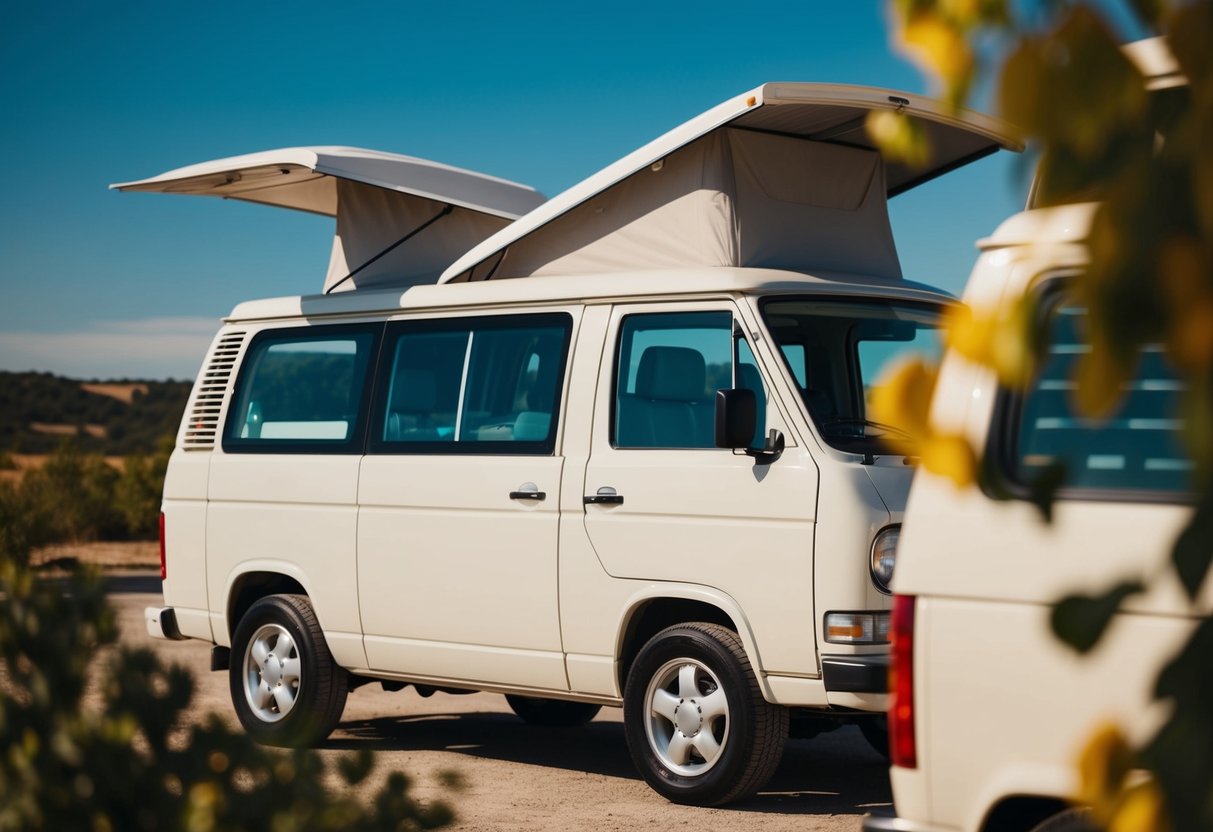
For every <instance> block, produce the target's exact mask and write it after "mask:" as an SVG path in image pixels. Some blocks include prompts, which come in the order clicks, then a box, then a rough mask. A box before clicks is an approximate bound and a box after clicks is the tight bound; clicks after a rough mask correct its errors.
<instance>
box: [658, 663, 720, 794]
mask: <svg viewBox="0 0 1213 832" xmlns="http://www.w3.org/2000/svg"><path fill="white" fill-rule="evenodd" d="M644 702H645V720H644V727H645V733H646V735H647V736H648V740H649V747H650V748H651V749H652V750H653V753H654V754H656V755H657V759H658V760H660V761H661V764H662V765H663V766H665V767H666V768H667V769H669V770H670V771H672V772H674V773H675V774H678V775H681V776H683V777H698V776H700V775H703V774H706V773H707V772H708V771H709V770H711V768H712V767H713V766H715V765H716V763H717V762H719V760H720V758H721V756H722V755H723V753H724V749H725V746H726V744H727V743H728V737H729V700H728V697H727V696H725V692H724V687H723V686H722V685H721V684H720V679H719V678H718V677H717V676H716V674H715V672H713V671H712V669H711V668H710V667H708V666H707V665H705V664H704V663H703V662H701V661H698V660H697V659H691V658H678V659H672V660H670V661H668V662H666V663H665V664H663V665H662V666H661V667H660V668H659V669H658V670H657V672H656V673H654V674H653V677H652V679H650V680H649V685H648V688H647V689H646V690H645V695H644Z"/></svg>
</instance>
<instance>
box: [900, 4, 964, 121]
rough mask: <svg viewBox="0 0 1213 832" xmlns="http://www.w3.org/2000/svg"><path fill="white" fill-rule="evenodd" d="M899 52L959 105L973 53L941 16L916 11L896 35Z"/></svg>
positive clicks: (961, 34) (959, 33)
mask: <svg viewBox="0 0 1213 832" xmlns="http://www.w3.org/2000/svg"><path fill="white" fill-rule="evenodd" d="M896 45H897V48H898V50H899V51H900V52H901V53H902V54H904V55H905V56H906V57H907V58H909V59H910V60H911V61H912V62H913V63H915V64H917V65H918V66H919V67H920V68H921V69H922V70H923V71H924V72H927V73H928V74H929V75H931V76H933V77H934V78H935V79H936V80H937V81H938V82H940V83H941V84H942V85H943V87H944V89H945V90H946V92H947V97H948V99H949V100H950V101H952V102H953V103H959V101H960V99H961V98H963V93H964V90H966V89H967V88H968V84H969V80H970V77H971V76H972V73H973V52H972V50H971V49H970V48H969V44H968V41H966V40H965V37H964V34H963V32H962V31H961V30H960V29H959V28H958V27H957V26H956V25H955V24H953V23H951V22H949V21H946V20H945V19H944V18H943V17H942V16H941V15H938V14H935V13H932V12H930V11H925V10H922V11H916V12H914V13H913V14H911V15H910V16H909V18H908V19H907V20H906V21H905V24H904V25H903V26H901V27H900V29H899V31H898V32H897V33H896Z"/></svg>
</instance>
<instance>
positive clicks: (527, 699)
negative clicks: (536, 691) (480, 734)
mask: <svg viewBox="0 0 1213 832" xmlns="http://www.w3.org/2000/svg"><path fill="white" fill-rule="evenodd" d="M505 701H506V702H508V703H509V704H510V708H511V709H512V710H513V711H514V713H516V714H518V716H520V717H522V721H523V722H525V723H527V724H528V725H543V726H546V727H549V728H568V727H571V726H574V725H584V724H585V723H587V722H589V721H590V720H591V719H593V718H594V717H595V716H596V715H597V714H598V712H599V711H600V710H602V706H600V705H590V704H587V703H585V702H569V701H567V700H564V699H539V698H537V697H534V696H514V695H513V694H509V693H507V694H506V695H505Z"/></svg>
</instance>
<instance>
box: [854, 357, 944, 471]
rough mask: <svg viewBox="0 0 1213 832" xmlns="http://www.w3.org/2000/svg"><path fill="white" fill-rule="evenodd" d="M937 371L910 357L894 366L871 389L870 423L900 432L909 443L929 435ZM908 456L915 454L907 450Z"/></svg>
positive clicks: (916, 358)
mask: <svg viewBox="0 0 1213 832" xmlns="http://www.w3.org/2000/svg"><path fill="white" fill-rule="evenodd" d="M936 375H937V370H936V368H934V367H931V366H928V365H927V364H926V363H925V362H924V361H923V360H922V359H921V358H918V357H911V358H906V359H903V360H902V361H899V362H898V363H896V364H894V365H893V367H892V368H890V369H889V370H888V371H886V372H885V373H884V374H883V375H882V376H881V378H880V380H879V381H878V382H877V384H876V387H875V388H874V389H873V390H872V394H871V400H870V402H869V404H868V410H869V414H870V416H871V418H872V420H873V421H876V422H882V423H884V424H886V425H892V426H894V427H896V428H900V429H901V430H904V431H905V432H906V433H908V434H909V435H910V437H911V438H910V443H911V444H914V443H918V442H921V441H922V440H923V439H925V438H926V437H927V436H928V435H929V434H930V432H931V431H930V427H929V425H928V423H927V415H928V413H929V412H930V408H931V395H932V394H933V393H934V391H935V378H936ZM907 452H908V453H916V451H914V450H907Z"/></svg>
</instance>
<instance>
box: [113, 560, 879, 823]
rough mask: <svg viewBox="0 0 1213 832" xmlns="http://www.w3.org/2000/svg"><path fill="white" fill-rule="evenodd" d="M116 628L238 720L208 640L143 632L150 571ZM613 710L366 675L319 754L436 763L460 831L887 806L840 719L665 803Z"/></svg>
mask: <svg viewBox="0 0 1213 832" xmlns="http://www.w3.org/2000/svg"><path fill="white" fill-rule="evenodd" d="M110 590H111V599H112V601H113V602H114V604H115V606H116V607H117V609H118V612H119V617H120V622H121V626H122V637H123V639H124V640H127V641H130V642H132V643H140V644H145V645H147V644H150V645H152V646H153V647H154V648H155V649H156V651H157V652H158V653H159V654H160V655H161V656H162V657H163V658H165V659H167V660H170V661H175V662H178V663H180V664H183V665H186V666H187V667H189V668H190V669H191V670H192V671H193V672H194V675H195V677H196V679H197V681H198V694H197V699H196V701H195V703H194V706H193V708H194V710H195V712H198V713H202V712H205V711H212V710H213V711H216V712H218V713H220V714H222V715H223V716H224V717H225V719H227V720H228V721H229V722H230V723H231V724H232V725H233V726H235V725H237V723H236V718H235V715H234V714H233V712H232V706H231V701H230V700H229V698H228V687H227V674H226V673H211V672H210V670H209V667H210V664H209V662H210V652H209V648H208V646H207V645H205V644H203V643H201V642H197V641H185V642H168V641H161V640H155V639H150V638H148V637H147V635H146V631H145V630H144V625H143V608H144V607H145V606H150V605H154V604H159V603H161V597H160V581H159V576H158V575H156V574H155V573H148V572H143V573H129V574H124V575H119V576H113V577H111V578H110ZM620 718H621V711H619V710H617V709H604V710H603V711H602V712H601V713H600V714H599V715H598V717H597V718H596V719H595V720H594V721H593V722H592V723H590V724H589V725H587V726H583V727H581V728H571V729H544V728H534V727H530V726H527V725H524V724H523V723H522V722H521V721H520V720H519V719H518V718H517V717H515V716H514V715H513V714H512V713H511V712H510V711H509V708H508V706H507V705H506V704H505V700H504V699H503V698H502V697H500V696H495V695H491V694H475V695H470V696H450V695H446V694H436V695H434V696H433V697H431V698H429V699H423V698H421V697H420V696H418V695H417V694H416V693H415V692H414V691H413V690H412V689H411V688H409V689H408V690H406V691H402V692H399V693H387V692H385V691H383V690H382V689H380V687H379V685H377V684H376V685H367V686H365V687H362V688H359V689H358V690H356V691H354V692H353V693H352V694H350V699H349V704H348V705H347V706H346V709H345V715H344V716H343V717H342V721H341V724H340V726H339V727H338V729H337V731H336V732H335V733H334V734H333V736H332V737H331V738H330V739H329V740H328V742H327V743H325V745H324V746H323V748H324V753H326V754H334V755H335V754H339V753H341V752H342V751H344V750H348V749H353V748H363V747H369V748H372V749H374V750H375V751H377V752H378V755H377V758H378V765H379V766H380V767H381V768H385V769H397V770H400V771H403V772H405V773H406V774H407V775H408V776H409V777H410V778H412V779H413V781H414V783H415V784H416V792H415V793H416V794H417V795H418V796H421V797H430V796H437V795H439V788H438V786H437V783H436V780H435V777H434V775H435V773H436V772H438V771H440V770H443V769H453V770H456V771H458V772H460V773H461V774H462V775H463V778H464V779H465V781H466V783H467V787H466V789H465V790H464V791H462V792H461V793H459V794H456V795H454V796H453V798H452V802H453V803H454V805H455V808H456V811H457V812H458V815H459V822H458V824H457V826H456V828H457V829H460V830H469V832H470V831H471V830H477V832H479V830H484V832H489V831H490V830H492V832H497V831H498V830H502V831H503V832H508V831H509V830H528V832H534V831H535V830H538V831H539V832H543V830H561V831H562V832H564V830H582V829H585V830H675V829H727V828H734V829H745V830H747V832H749V831H750V830H755V832H757V831H758V830H797V832H810V831H811V830H847V831H848V832H857V830H858V829H859V823H860V817H861V816H862V815H863V814H864V813H866V812H868V811H870V810H872V809H875V808H877V807H883V806H888V805H889V803H890V801H891V797H890V793H889V780H888V775H887V772H886V768H885V764H884V763H883V761H882V760H881V758H880V757H878V756H877V755H876V754H875V753H874V752H873V751H872V750H871V749H870V748H869V747H868V745H867V743H866V742H865V741H864V739H863V737H862V736H860V734H859V731H858V730H857V729H855V728H854V727H845V728H841V729H839V730H837V731H833V732H831V733H828V734H823V735H821V736H818V737H816V738H814V739H811V740H792V741H790V742H789V743H788V746H787V750H786V751H785V752H784V756H783V762H782V764H781V765H780V768H779V771H778V773H777V774H776V775H775V778H774V779H773V780H772V781H771V782H770V783H769V784H768V785H767V787H766V788H765V789H763V790H762V792H760V793H759V794H758V795H757V796H756V797H754V798H752V799H750V800H748V801H746V802H744V803H741V804H738V805H735V806H730V807H728V808H725V809H696V808H689V807H685V806H675V805H673V804H671V803H668V802H666V801H665V800H664V799H662V798H661V797H658V795H657V794H656V793H654V792H653V791H652V790H650V789H649V787H648V786H646V785H645V783H644V781H642V780H641V779H640V777H639V776H638V775H637V774H636V771H635V769H633V767H632V763H631V760H630V759H629V757H628V752H627V747H626V745H625V742H624V737H623V725H622V723H621V720H620Z"/></svg>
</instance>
